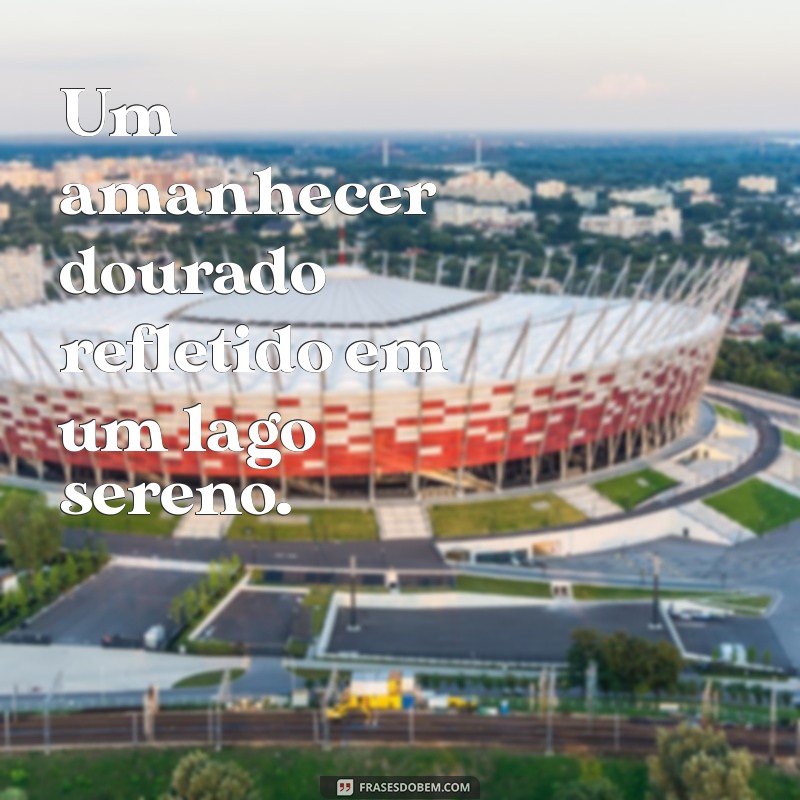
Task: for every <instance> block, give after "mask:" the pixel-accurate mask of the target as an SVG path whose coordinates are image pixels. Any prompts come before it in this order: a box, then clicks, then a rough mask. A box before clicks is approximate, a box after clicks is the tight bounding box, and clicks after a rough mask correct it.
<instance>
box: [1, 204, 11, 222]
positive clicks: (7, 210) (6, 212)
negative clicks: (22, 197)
mask: <svg viewBox="0 0 800 800" xmlns="http://www.w3.org/2000/svg"><path fill="white" fill-rule="evenodd" d="M9 219H11V206H10V205H9V204H8V203H0V223H3V222H8V220H9Z"/></svg>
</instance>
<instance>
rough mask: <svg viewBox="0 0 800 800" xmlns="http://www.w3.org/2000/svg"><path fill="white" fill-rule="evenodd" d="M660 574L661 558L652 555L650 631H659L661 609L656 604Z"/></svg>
mask: <svg viewBox="0 0 800 800" xmlns="http://www.w3.org/2000/svg"><path fill="white" fill-rule="evenodd" d="M660 572H661V557H660V556H658V555H656V554H655V553H653V609H652V616H651V619H650V628H651V630H656V631H657V630H661V627H662V624H661V609H660V608H659V602H658V589H659V586H658V581H659V575H660Z"/></svg>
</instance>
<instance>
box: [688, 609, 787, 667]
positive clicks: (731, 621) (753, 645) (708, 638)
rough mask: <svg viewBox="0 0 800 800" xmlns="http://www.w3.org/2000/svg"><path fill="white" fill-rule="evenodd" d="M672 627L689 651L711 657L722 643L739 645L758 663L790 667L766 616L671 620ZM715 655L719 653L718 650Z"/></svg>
mask: <svg viewBox="0 0 800 800" xmlns="http://www.w3.org/2000/svg"><path fill="white" fill-rule="evenodd" d="M674 625H675V630H676V631H677V633H678V636H679V637H680V639H681V641H682V642H683V646H684V648H685V649H686V651H687V652H688V653H691V654H694V655H700V656H712V655H714V654H715V653H717V651H719V650H720V649H721V647H722V645H725V644H733V645H742V646H743V647H744V649H745V650H750V651H751V653H750V654H751V656H755V658H754V661H755V663H757V664H763V663H764V660H765V654H766V661H768V662H769V664H770V665H774V666H776V667H780V668H781V669H789V668H790V667H791V663H790V661H789V658H788V656H787V655H786V653H785V652H784V649H783V647H781V643H780V640H779V639H778V637H777V636H776V635H775V631H774V630H773V629H772V625H771V624H770V621H769V620H768V619H763V618H761V617H726V618H723V619H710V620H674ZM717 654H718V653H717Z"/></svg>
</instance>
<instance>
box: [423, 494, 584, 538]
mask: <svg viewBox="0 0 800 800" xmlns="http://www.w3.org/2000/svg"><path fill="white" fill-rule="evenodd" d="M429 512H430V518H431V524H432V525H433V532H434V535H435V536H439V537H441V538H449V537H456V536H485V535H486V534H489V533H512V532H514V531H526V530H536V529H538V528H552V527H555V526H557V525H566V524H569V523H571V522H581V521H582V520H584V519H586V517H585V516H584V515H583V514H582V513H581V512H580V511H578V509H577V508H573V506H571V505H570V504H569V503H567V502H565V501H564V500H562V499H561V498H560V497H557V496H556V495H554V494H551V493H549V492H547V493H542V494H532V495H526V496H525V497H513V498H509V499H507V500H487V501H483V502H477V503H456V504H450V505H440V506H432V507H431V508H430V509H429Z"/></svg>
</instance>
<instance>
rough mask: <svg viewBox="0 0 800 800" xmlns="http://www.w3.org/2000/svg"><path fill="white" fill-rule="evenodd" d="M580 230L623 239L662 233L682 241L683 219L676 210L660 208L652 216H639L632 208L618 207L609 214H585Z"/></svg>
mask: <svg viewBox="0 0 800 800" xmlns="http://www.w3.org/2000/svg"><path fill="white" fill-rule="evenodd" d="M580 229H581V230H582V231H584V232H585V233H594V234H598V235H600V236H618V237H620V238H621V239H633V238H636V237H638V236H658V235H660V234H662V233H669V234H671V235H672V237H673V238H674V239H680V237H681V231H682V218H681V212H680V211H679V210H678V209H676V208H660V209H658V210H657V211H656V213H655V214H653V215H652V216H637V215H636V214H635V213H634V211H633V209H632V208H628V207H627V206H616V207H614V208H612V209H611V211H609V213H608V214H585V215H584V216H583V217H581V220H580Z"/></svg>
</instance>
